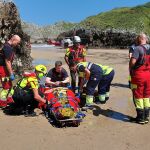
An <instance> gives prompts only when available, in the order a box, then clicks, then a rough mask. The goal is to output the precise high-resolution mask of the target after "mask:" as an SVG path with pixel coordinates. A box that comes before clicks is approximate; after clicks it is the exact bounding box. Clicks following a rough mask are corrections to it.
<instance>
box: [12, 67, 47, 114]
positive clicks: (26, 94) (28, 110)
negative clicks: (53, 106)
mask: <svg viewBox="0 0 150 150" xmlns="http://www.w3.org/2000/svg"><path fill="white" fill-rule="evenodd" d="M46 74H47V68H46V67H45V66H44V65H37V66H35V72H32V73H30V72H25V73H24V74H23V78H22V79H21V80H20V81H18V83H17V85H16V87H15V89H14V95H13V100H14V106H15V108H22V109H21V110H22V111H23V113H24V115H25V116H35V115H36V113H35V112H34V109H35V108H36V107H38V105H39V107H40V108H41V107H44V106H45V105H46V104H45V103H46V100H45V99H44V98H42V97H41V96H40V94H39V91H38V89H39V81H40V79H41V78H43V77H44V76H45V75H46Z"/></svg>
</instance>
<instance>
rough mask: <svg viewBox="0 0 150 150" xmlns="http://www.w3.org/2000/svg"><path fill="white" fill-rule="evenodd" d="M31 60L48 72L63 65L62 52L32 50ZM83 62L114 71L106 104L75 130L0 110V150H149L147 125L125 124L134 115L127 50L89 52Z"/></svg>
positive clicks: (90, 114)
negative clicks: (47, 69)
mask: <svg viewBox="0 0 150 150" xmlns="http://www.w3.org/2000/svg"><path fill="white" fill-rule="evenodd" d="M32 57H33V58H34V60H35V62H36V63H37V62H43V59H45V60H46V63H48V68H50V67H53V65H54V62H55V60H63V62H64V59H63V57H64V49H59V48H51V49H47V50H44V49H34V50H32ZM87 60H88V61H91V62H96V63H101V64H106V65H109V66H112V67H113V68H114V69H115V78H114V80H113V82H112V86H111V92H110V100H109V101H108V102H107V104H105V105H97V106H95V109H94V110H93V111H88V112H87V113H86V117H85V119H84V120H83V122H82V123H81V125H80V126H79V127H77V128H73V127H68V128H55V127H53V126H51V124H49V122H48V120H47V119H46V118H45V117H44V116H42V115H39V116H37V117H34V118H25V117H23V116H6V115H4V114H3V112H2V110H0V131H1V132H0V149H1V150H10V149H11V150H50V149H51V150H61V149H64V150H100V149H102V150H119V149H120V150H141V149H142V150H149V149H150V143H149V142H148V141H149V139H150V133H149V129H150V124H147V125H139V124H135V123H130V122H128V121H127V116H135V115H136V113H135V108H134V105H133V102H132V99H131V97H132V95H131V91H130V90H129V89H128V88H127V83H128V81H127V78H128V50H116V49H89V50H88V56H87ZM50 65H51V66H50ZM64 67H65V68H67V66H66V65H65V64H64ZM67 69H68V68H67Z"/></svg>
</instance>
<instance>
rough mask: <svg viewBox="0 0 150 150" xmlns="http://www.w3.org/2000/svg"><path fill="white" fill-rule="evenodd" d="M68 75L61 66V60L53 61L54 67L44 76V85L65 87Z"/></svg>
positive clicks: (67, 82)
mask: <svg viewBox="0 0 150 150" xmlns="http://www.w3.org/2000/svg"><path fill="white" fill-rule="evenodd" d="M69 85H70V83H69V76H68V73H67V71H66V70H65V69H64V68H63V67H62V62H61V61H56V62H55V67H54V68H52V69H50V71H49V72H48V74H47V77H46V86H48V87H50V88H54V87H67V86H69Z"/></svg>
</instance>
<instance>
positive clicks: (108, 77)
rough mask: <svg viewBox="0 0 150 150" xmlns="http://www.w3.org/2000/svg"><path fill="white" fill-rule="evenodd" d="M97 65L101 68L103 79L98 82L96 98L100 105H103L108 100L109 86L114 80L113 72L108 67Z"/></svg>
mask: <svg viewBox="0 0 150 150" xmlns="http://www.w3.org/2000/svg"><path fill="white" fill-rule="evenodd" d="M98 65H99V66H100V67H101V68H102V71H103V78H102V80H101V81H100V82H99V87H98V88H99V92H98V94H99V95H98V97H99V101H100V103H101V104H105V103H106V101H107V100H108V99H109V95H110V93H109V91H110V85H111V82H112V80H113V78H114V75H115V71H114V69H113V68H111V67H109V66H104V65H101V64H98Z"/></svg>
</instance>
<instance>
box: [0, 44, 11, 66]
mask: <svg viewBox="0 0 150 150" xmlns="http://www.w3.org/2000/svg"><path fill="white" fill-rule="evenodd" d="M13 57H14V51H13V47H11V45H9V44H8V43H5V44H4V47H3V48H2V52H1V54H0V66H5V65H6V64H5V59H7V60H10V61H11V62H12V60H13Z"/></svg>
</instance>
